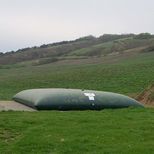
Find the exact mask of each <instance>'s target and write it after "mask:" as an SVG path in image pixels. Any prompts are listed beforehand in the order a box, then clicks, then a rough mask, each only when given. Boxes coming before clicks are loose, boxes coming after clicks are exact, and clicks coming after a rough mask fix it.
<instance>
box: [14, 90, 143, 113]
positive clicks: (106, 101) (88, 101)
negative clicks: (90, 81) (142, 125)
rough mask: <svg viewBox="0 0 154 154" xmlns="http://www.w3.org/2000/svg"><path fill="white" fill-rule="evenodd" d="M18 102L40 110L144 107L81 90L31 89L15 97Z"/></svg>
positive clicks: (112, 95) (121, 97)
mask: <svg viewBox="0 0 154 154" xmlns="http://www.w3.org/2000/svg"><path fill="white" fill-rule="evenodd" d="M13 100H15V101H16V102H19V103H22V104H25V105H27V106H30V107H33V108H35V109H38V110H100V109H106V108H125V107H130V106H133V107H143V105H141V104H140V103H139V102H137V101H136V100H134V99H132V98H130V97H127V96H124V95H121V94H116V93H111V92H103V91H94V90H79V89H58V88H56V89H31V90H24V91H21V92H19V93H18V94H16V95H15V96H14V97H13Z"/></svg>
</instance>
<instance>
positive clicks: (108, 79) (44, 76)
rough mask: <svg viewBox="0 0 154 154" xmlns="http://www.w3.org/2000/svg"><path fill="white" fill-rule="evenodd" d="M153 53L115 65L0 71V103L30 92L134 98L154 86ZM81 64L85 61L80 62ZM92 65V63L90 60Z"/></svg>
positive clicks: (50, 65)
mask: <svg viewBox="0 0 154 154" xmlns="http://www.w3.org/2000/svg"><path fill="white" fill-rule="evenodd" d="M153 59H154V52H151V53H148V54H141V55H137V56H136V57H133V58H128V59H127V57H126V58H125V59H123V58H121V59H117V60H116V57H113V58H112V60H113V61H115V62H114V63H111V64H110V63H109V64H108V63H103V61H104V60H103V59H102V61H101V59H100V62H99V63H94V64H93V63H85V64H84V63H79V64H60V63H52V64H47V65H42V66H27V67H18V68H10V69H0V100H7V99H11V98H12V96H13V95H14V94H16V93H17V92H19V91H21V90H23V89H30V88H56V87H61V88H81V89H94V90H103V91H112V92H118V93H122V94H128V95H129V94H134V93H135V94H136V93H139V92H141V91H143V90H144V89H145V88H146V87H147V86H149V85H150V84H152V83H154V61H153ZM82 61H84V60H82ZM90 61H92V59H91V60H90Z"/></svg>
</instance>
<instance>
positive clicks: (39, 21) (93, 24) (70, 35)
mask: <svg viewBox="0 0 154 154" xmlns="http://www.w3.org/2000/svg"><path fill="white" fill-rule="evenodd" d="M141 32H150V33H154V0H0V52H5V51H11V50H16V49H19V48H24V47H29V46H35V45H36V46H37V45H41V44H47V43H52V42H57V41H63V40H72V39H75V38H78V37H81V36H86V35H94V36H99V35H102V34H104V33H141Z"/></svg>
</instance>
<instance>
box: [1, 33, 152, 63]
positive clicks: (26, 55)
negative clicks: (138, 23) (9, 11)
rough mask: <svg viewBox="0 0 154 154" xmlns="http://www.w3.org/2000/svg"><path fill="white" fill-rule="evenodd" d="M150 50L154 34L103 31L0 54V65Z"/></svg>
mask: <svg viewBox="0 0 154 154" xmlns="http://www.w3.org/2000/svg"><path fill="white" fill-rule="evenodd" d="M153 50H154V36H153V35H151V34H148V33H143V34H139V35H134V34H125V35H111V34H105V35H103V36H100V37H98V38H96V37H94V36H87V37H83V38H79V39H77V40H74V41H63V42H59V43H53V44H47V45H41V46H40V47H32V48H25V49H19V50H18V51H16V52H15V51H12V52H7V53H1V54H0V65H4V64H5V65H8V64H16V63H19V62H26V61H33V63H32V64H33V65H42V64H46V63H52V62H55V61H59V60H63V59H69V60H70V59H83V58H84V59H86V58H89V57H100V56H108V55H110V54H114V55H116V54H122V53H126V52H131V53H140V52H150V51H153Z"/></svg>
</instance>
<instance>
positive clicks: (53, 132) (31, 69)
mask: <svg viewBox="0 0 154 154" xmlns="http://www.w3.org/2000/svg"><path fill="white" fill-rule="evenodd" d="M153 59H154V52H149V53H143V54H140V55H136V56H135V55H134V56H132V57H129V56H128V57H127V56H123V55H121V56H110V57H100V58H98V59H96V60H94V59H87V60H85V59H81V60H76V61H73V62H72V61H67V60H66V61H60V62H56V63H52V64H46V65H41V66H31V65H29V64H28V65H27V66H22V65H21V66H20V64H17V65H12V66H7V67H6V68H1V69H0V100H9V99H11V98H12V96H13V95H14V94H16V93H17V92H19V91H21V90H23V89H29V88H45V87H49V88H52V87H54V88H55V87H64V88H81V89H95V90H104V91H112V92H119V93H123V94H127V95H134V96H135V95H137V94H138V93H140V92H141V91H143V90H144V89H145V88H146V87H148V86H149V85H151V84H153V83H154V60H153ZM153 130H154V109H153V108H145V109H134V108H130V109H121V110H102V111H82V112H80V111H78V112H77V111H74V112H73V111H71V112H56V111H52V112H45V111H44V112H0V154H1V153H2V154H21V153H23V154H24V153H25V154H50V153H51V154H61V153H65V154H68V153H70V154H72V153H73V154H74V153H80V154H82V153H83V154H86V153H90V154H103V153H104V154H125V153H127V154H141V153H142V154H152V153H154V131H153Z"/></svg>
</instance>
